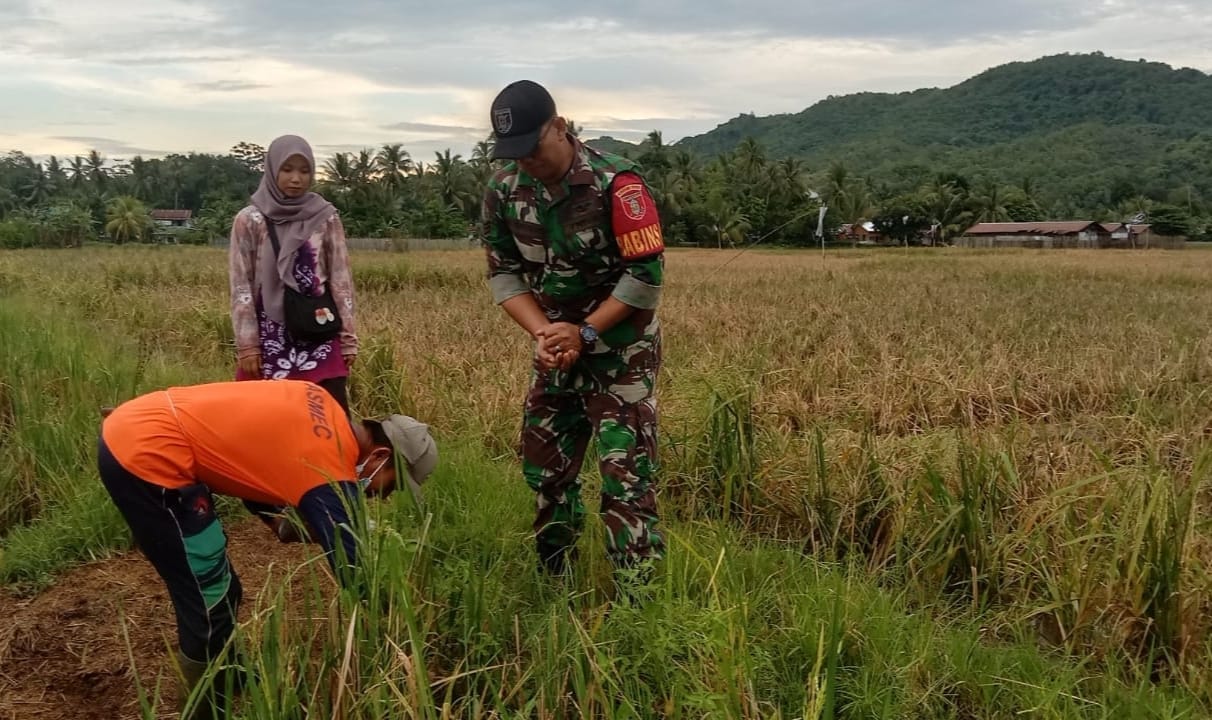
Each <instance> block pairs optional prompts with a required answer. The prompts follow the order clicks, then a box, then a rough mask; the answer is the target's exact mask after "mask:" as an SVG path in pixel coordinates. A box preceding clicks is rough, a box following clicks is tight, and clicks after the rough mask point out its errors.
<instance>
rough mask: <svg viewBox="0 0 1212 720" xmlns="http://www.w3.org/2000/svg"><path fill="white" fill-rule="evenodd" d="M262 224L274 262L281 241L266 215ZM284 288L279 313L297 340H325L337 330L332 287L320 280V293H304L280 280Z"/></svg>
mask: <svg viewBox="0 0 1212 720" xmlns="http://www.w3.org/2000/svg"><path fill="white" fill-rule="evenodd" d="M265 227H266V228H268V229H269V239H270V241H271V242H273V245H274V261H275V262H274V264H275V266H276V265H277V259H278V253H279V252H280V250H281V245H280V244H279V243H278V231H277V229H275V228H274V224H273V222H272V221H270V219H269V218H266V219H265ZM282 288H283V290H284V291H285V292H284V294H283V297H282V314H283V315H284V316H285V319H286V330H287V332H289V333H290V335H291V337H293V338H295V339H297V340H307V341H310V342H317V343H318V342H327V341H328V340H332V339H333V338H335V337H336V336H337V335H338V334H339V333H340V332H341V327H342V325H341V313H339V312H337V303H336V301H335V300H333V297H332V288H331V287H329V285H328V283H324V294H323V295H304V294H303V293H301V292H299V291H298V290H295V289H294V288H292V287H291V286H289V285H287V284H286V282H285V281H283V282H282Z"/></svg>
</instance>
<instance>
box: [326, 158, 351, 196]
mask: <svg viewBox="0 0 1212 720" xmlns="http://www.w3.org/2000/svg"><path fill="white" fill-rule="evenodd" d="M323 173H324V184H326V185H327V186H328V187H330V188H332V189H333V190H336V191H337V192H349V191H350V190H353V188H354V187H355V186H356V185H357V169H356V168H355V167H354V160H353V156H351V155H350V154H349V153H342V152H339V153H336V154H335V155H333V156H332V157H330V158H329V159H328V160H327V161H325V163H324V167H323Z"/></svg>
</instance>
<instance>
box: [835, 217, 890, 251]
mask: <svg viewBox="0 0 1212 720" xmlns="http://www.w3.org/2000/svg"><path fill="white" fill-rule="evenodd" d="M837 239H838V242H848V243H850V244H852V245H879V244H880V243H882V242H883V241H884V236H883V235H881V234H880V233H879V232H878V231H877V230H876V229H875V225H873V224H872V223H870V222H865V223H846V224H845V225H842V226H840V227H838V229H837Z"/></svg>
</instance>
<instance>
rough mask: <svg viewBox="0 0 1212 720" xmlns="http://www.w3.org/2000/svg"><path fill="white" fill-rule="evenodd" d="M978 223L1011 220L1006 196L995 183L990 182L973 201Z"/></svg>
mask: <svg viewBox="0 0 1212 720" xmlns="http://www.w3.org/2000/svg"><path fill="white" fill-rule="evenodd" d="M973 208H974V209H975V211H976V221H977V222H1004V221H1006V220H1008V219H1010V212H1009V211H1008V210H1007V209H1006V196H1005V195H1004V194H1003V193H1002V191H1001V188H1000V187H999V186H998V185H997V183H995V182H989V183H986V184H985V185H984V187H982V188H981V190H980V192H979V193H978V194H977V196H976V197H975V198H974V199H973Z"/></svg>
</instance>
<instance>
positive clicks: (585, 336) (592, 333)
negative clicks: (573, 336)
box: [581, 326, 598, 345]
mask: <svg viewBox="0 0 1212 720" xmlns="http://www.w3.org/2000/svg"><path fill="white" fill-rule="evenodd" d="M581 340H582V341H583V342H585V344H587V345H588V344H590V343H595V342H597V341H598V331H597V330H594V329H593V328H591V327H586V326H582V327H581Z"/></svg>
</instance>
